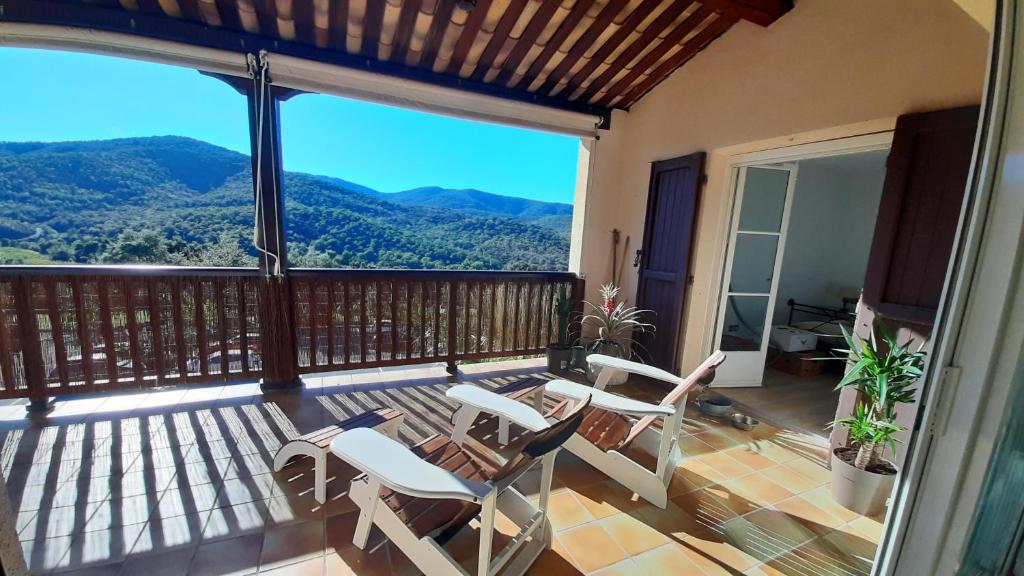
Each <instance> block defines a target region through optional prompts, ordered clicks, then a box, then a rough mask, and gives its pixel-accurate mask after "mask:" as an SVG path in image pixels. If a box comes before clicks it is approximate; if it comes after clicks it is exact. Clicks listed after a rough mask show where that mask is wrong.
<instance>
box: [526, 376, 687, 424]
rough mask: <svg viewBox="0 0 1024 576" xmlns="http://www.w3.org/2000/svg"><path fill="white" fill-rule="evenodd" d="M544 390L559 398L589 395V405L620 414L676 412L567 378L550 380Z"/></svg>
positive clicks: (671, 407) (639, 414) (581, 398)
mask: <svg viewBox="0 0 1024 576" xmlns="http://www.w3.org/2000/svg"><path fill="white" fill-rule="evenodd" d="M544 391H545V392H546V393H548V394H551V395H552V396H558V397H560V398H571V399H573V400H577V401H578V400H585V399H586V398H587V396H589V397H590V405H591V406H594V407H596V408H603V409H605V410H610V411H612V412H618V413H620V414H632V415H634V416H671V415H673V414H675V413H676V409H675V407H674V406H662V405H659V404H648V403H647V402H640V401H639V400H633V399H631V398H626V397H625V396H619V395H618V394H612V393H610V392H605V391H604V390H597V389H596V388H591V387H590V386H584V385H583V384H577V383H576V382H570V381H568V380H552V381H551V382H548V383H547V385H546V386H545V387H544Z"/></svg>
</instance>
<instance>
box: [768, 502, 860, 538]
mask: <svg viewBox="0 0 1024 576" xmlns="http://www.w3.org/2000/svg"><path fill="white" fill-rule="evenodd" d="M772 508H774V509H775V510H778V511H780V512H783V513H785V514H787V515H789V517H790V518H792V519H794V520H796V521H797V522H800V523H801V524H803V525H804V526H805V527H807V528H809V529H810V530H811V531H813V532H815V533H817V534H825V533H827V532H830V531H831V530H834V529H836V528H839V527H840V526H841V525H842V524H843V520H842V519H841V518H838V517H836V516H835V515H833V514H830V513H829V512H827V511H825V510H822V509H821V508H819V507H818V506H816V505H815V504H812V503H811V502H809V501H808V500H807V499H806V498H803V497H801V496H794V497H793V498H788V499H786V500H782V501H780V502H776V503H775V504H774V505H773V506H772Z"/></svg>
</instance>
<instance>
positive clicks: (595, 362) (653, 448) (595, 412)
mask: <svg viewBox="0 0 1024 576" xmlns="http://www.w3.org/2000/svg"><path fill="white" fill-rule="evenodd" d="M587 361H588V362H590V363H591V365H592V366H598V367H600V368H601V372H600V375H599V377H598V379H597V383H596V384H595V386H594V387H593V388H591V387H590V386H584V385H582V384H577V383H575V382H569V381H568V380H553V381H551V382H548V383H547V384H546V385H545V387H544V392H545V393H546V394H551V395H552V396H555V397H558V398H564V399H568V400H569V404H567V405H566V408H565V409H566V410H572V409H573V406H574V405H575V406H576V407H578V406H579V405H580V404H581V403H583V402H585V401H589V402H590V407H589V408H588V409H587V410H586V411H585V412H584V418H583V423H582V424H580V427H579V430H578V431H577V433H576V434H574V435H573V437H572V438H570V439H569V440H568V441H567V442H566V443H565V447H566V449H568V450H569V451H570V452H572V453H573V454H575V455H577V456H579V457H580V458H582V459H583V460H584V461H586V462H587V463H588V464H590V465H591V466H593V467H595V468H597V469H598V470H600V471H601V472H604V473H605V474H607V475H608V476H609V477H611V478H612V479H614V480H616V481H617V482H619V483H620V484H622V485H623V486H625V487H626V488H629V489H630V490H632V491H634V492H636V493H637V494H639V495H640V496H641V497H642V498H643V499H645V500H647V501H648V502H650V503H651V504H654V505H655V506H658V507H660V508H665V506H667V504H668V485H669V482H670V481H671V480H672V472H673V470H675V468H676V466H678V465H679V463H680V462H681V461H682V459H683V453H682V451H681V450H680V449H679V428H680V426H681V425H682V420H683V410H684V408H685V407H686V397H687V394H688V393H689V392H690V390H692V389H693V388H694V387H695V386H697V385H707V384H709V383H710V382H711V381H712V380H713V379H714V377H715V369H716V368H718V366H720V365H721V364H722V362H724V361H725V354H724V353H723V352H721V351H718V352H715V353H714V354H712V355H711V357H710V358H708V359H707V360H705V361H704V362H703V363H702V364H701V365H700V366H698V367H697V369H696V370H694V371H693V372H692V373H691V374H690V375H689V376H687V377H686V378H680V377H679V376H676V375H674V374H670V373H669V372H666V371H664V370H660V369H658V368H655V367H653V366H647V365H644V364H639V363H637V362H631V361H629V360H623V359H621V358H612V357H610V356H602V355H597V354H595V355H593V356H590V357H589V358H588V359H587ZM616 372H628V373H631V374H640V375H642V376H646V377H648V378H654V379H656V380H661V381H664V382H668V383H670V384H672V385H673V386H674V388H673V389H672V390H671V391H670V392H669V393H668V394H666V395H665V397H664V398H663V399H662V400H661V402H659V403H658V404H650V403H647V402H640V401H638V400H633V399H630V398H626V397H624V396H620V395H618V394H612V393H610V392H606V391H604V390H603V386H602V385H603V384H606V383H607V382H608V380H610V379H611V378H612V377H613V376H614V375H615V373H616ZM658 420H661V421H662V425H661V429H660V430H659V429H658V428H656V427H655V426H653V424H654V423H655V422H656V421H658ZM633 445H636V446H638V447H640V448H641V449H643V450H644V451H646V452H648V453H650V454H651V455H652V456H654V457H656V458H657V465H656V468H655V469H654V470H649V469H647V467H645V466H643V465H642V464H640V463H639V462H636V461H634V460H633V459H631V458H630V457H629V456H627V455H626V449H627V448H629V447H630V446H633Z"/></svg>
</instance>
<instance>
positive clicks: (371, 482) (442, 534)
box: [331, 385, 587, 576]
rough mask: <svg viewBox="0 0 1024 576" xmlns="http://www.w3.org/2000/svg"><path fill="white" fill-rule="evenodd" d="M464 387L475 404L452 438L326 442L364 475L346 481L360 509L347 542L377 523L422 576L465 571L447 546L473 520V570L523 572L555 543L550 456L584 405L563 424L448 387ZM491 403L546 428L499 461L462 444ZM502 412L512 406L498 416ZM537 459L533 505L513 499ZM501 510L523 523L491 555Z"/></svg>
mask: <svg viewBox="0 0 1024 576" xmlns="http://www.w3.org/2000/svg"><path fill="white" fill-rule="evenodd" d="M460 388H461V391H463V392H466V391H467V389H470V388H474V390H468V392H469V394H467V395H466V396H465V398H467V399H469V400H470V401H475V402H478V404H475V405H474V408H473V410H472V411H471V412H462V413H461V415H460V416H459V417H458V418H457V421H456V427H455V432H453V435H452V437H451V438H446V437H444V436H440V435H435V436H431V437H430V438H427V439H426V440H423V441H422V442H420V443H418V444H417V445H415V446H413V447H412V448H405V447H404V446H401V445H400V444H397V443H396V442H393V441H389V440H387V439H385V438H382V437H381V435H379V434H376V435H375V434H374V433H372V432H369V431H367V430H365V429H363V430H353V431H350V432H346V433H343V434H341V435H339V436H338V437H337V438H335V440H334V441H332V446H331V450H332V451H333V452H334V454H336V455H337V456H338V457H340V458H341V459H343V460H345V461H346V462H348V463H349V464H351V465H352V466H354V467H355V468H357V469H359V470H361V471H363V472H364V474H362V475H360V476H357V477H356V478H355V479H353V480H352V485H351V488H350V490H349V497H350V498H352V500H353V502H355V503H356V505H357V506H359V508H360V510H361V512H360V514H359V520H358V523H357V526H356V530H355V533H354V535H353V543H354V544H355V545H356V546H357V547H359V548H364V547H365V546H366V544H367V540H368V537H369V532H370V527H371V526H372V525H374V524H376V525H377V526H379V527H380V528H381V530H382V531H383V532H384V533H385V535H386V536H387V537H388V538H389V539H390V540H391V541H392V543H393V544H395V545H396V546H398V548H399V549H400V550H402V552H403V553H404V554H405V555H406V556H407V557H408V558H409V559H410V560H411V561H412V562H413V563H414V564H415V565H416V567H417V568H418V569H419V570H420V571H422V572H423V573H425V574H427V575H430V576H433V575H442V574H444V575H451V574H467V572H466V571H465V569H464V568H463V567H462V566H461V565H460V564H459V563H458V562H457V561H455V560H454V559H452V557H451V556H450V555H449V554H448V553H447V552H446V551H445V550H444V548H443V544H444V542H445V541H447V540H448V539H449V538H450V537H451V536H453V535H454V534H456V533H457V532H458V531H459V530H461V529H462V528H463V527H465V526H466V525H467V524H469V523H470V522H471V521H472V520H473V519H474V518H477V517H479V518H480V524H481V526H480V531H479V532H480V550H479V555H478V568H477V574H478V575H479V576H491V575H493V574H496V573H498V572H499V571H502V573H504V574H509V575H518V574H523V573H524V572H525V571H526V569H527V568H529V567H530V565H531V564H532V563H533V561H534V560H535V559H536V557H537V556H538V555H539V554H540V553H541V552H542V551H543V550H544V549H546V548H549V547H550V545H551V541H552V532H551V525H550V523H549V522H548V520H547V502H548V493H549V492H550V488H551V479H552V475H553V468H554V463H555V455H556V453H557V451H558V449H559V448H560V447H561V446H562V445H563V444H564V443H565V442H566V441H567V440H568V439H569V438H570V437H572V435H573V434H574V433H575V432H576V430H577V429H578V427H579V425H580V423H581V422H582V420H583V411H584V410H586V408H587V402H586V401H584V402H580V403H579V405H578V406H576V407H575V408H574V409H573V410H571V411H567V413H566V414H565V417H564V418H563V419H561V420H559V421H556V422H553V423H550V424H548V423H546V422H545V421H544V419H543V417H542V416H541V415H540V414H536V413H535V412H533V411H532V410H531V409H530V408H528V407H525V406H523V405H522V404H519V403H518V402H515V401H510V400H509V399H507V398H505V397H502V396H500V395H497V394H494V393H492V392H488V391H486V390H482V389H479V390H477V389H475V387H473V386H467V385H462V386H455V387H453V389H450V390H449V394H448V395H449V397H450V398H452V399H453V400H456V401H458V400H459V398H460V397H459V394H458V393H459V392H460V390H459V389H460ZM452 390H454V391H455V392H454V393H452ZM488 401H489V402H490V404H488ZM495 405H498V406H499V409H498V411H497V412H494V413H495V414H505V415H506V416H508V417H510V418H513V419H515V420H516V422H517V423H519V424H521V425H525V426H527V427H530V426H533V425H535V424H537V422H538V420H539V423H540V425H541V426H545V427H544V428H543V429H540V430H534V431H531V432H527V434H526V435H524V439H523V441H522V444H521V449H520V450H519V451H518V452H516V454H515V455H514V456H512V457H511V458H509V459H508V460H507V461H506V462H504V463H503V464H500V465H499V464H497V463H496V462H495V461H494V460H493V459H492V458H491V457H489V456H487V455H485V454H482V453H480V452H478V451H476V450H474V449H472V448H470V447H469V446H466V445H465V444H464V443H463V440H464V439H465V437H466V434H465V431H466V430H467V429H468V424H467V422H468V423H470V424H471V423H472V420H473V418H475V416H476V414H477V413H478V411H479V410H488V406H495ZM502 406H503V407H504V408H511V409H510V410H508V411H505V412H502V411H501V410H500V408H501V407H502ZM523 410H526V411H528V412H530V417H528V418H525V419H520V417H521V416H522V415H523V413H522V411H523ZM410 455H411V456H410ZM410 458H412V459H410ZM538 460H539V461H540V462H541V464H542V467H541V490H540V498H539V503H535V502H533V501H532V500H531V499H529V498H527V497H526V496H524V495H523V494H521V493H519V492H518V491H517V490H516V489H515V487H514V486H513V483H514V482H515V481H516V480H517V479H518V478H519V477H520V476H522V475H523V474H524V473H525V472H526V471H527V470H529V469H530V468H531V467H532V466H533V464H534V463H535V462H537V461H538ZM378 504H383V506H379V505H378ZM499 510H500V511H501V512H502V514H503V515H504V516H505V517H507V518H508V519H509V520H511V521H512V522H514V523H516V525H518V526H519V527H520V532H519V534H518V535H517V536H516V537H514V538H513V539H512V540H511V541H510V543H509V544H508V545H507V546H506V547H505V548H504V549H502V550H501V551H499V552H498V554H497V555H496V556H492V554H491V545H492V538H493V531H494V522H495V518H496V512H497V511H499ZM492 558H493V560H492Z"/></svg>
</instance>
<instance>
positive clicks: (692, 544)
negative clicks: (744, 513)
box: [680, 535, 758, 575]
mask: <svg viewBox="0 0 1024 576" xmlns="http://www.w3.org/2000/svg"><path fill="white" fill-rule="evenodd" d="M680 548H681V549H682V551H683V553H684V554H686V555H687V557H689V558H690V561H691V562H693V563H694V564H696V565H697V566H699V567H700V568H701V570H703V571H704V573H705V574H709V575H712V574H734V573H736V572H742V571H744V570H747V569H748V568H750V567H751V566H754V565H755V564H757V563H758V560H757V559H756V558H754V557H753V556H751V555H749V554H747V553H746V552H743V551H742V550H740V549H739V548H737V547H735V546H733V545H732V544H730V543H729V542H726V541H725V539H724V538H722V537H720V536H719V535H698V536H690V537H689V538H687V539H686V540H684V541H683V542H682V544H681V545H680Z"/></svg>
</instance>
